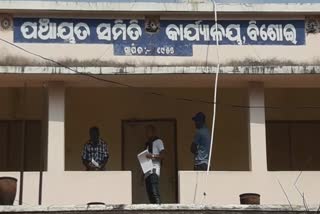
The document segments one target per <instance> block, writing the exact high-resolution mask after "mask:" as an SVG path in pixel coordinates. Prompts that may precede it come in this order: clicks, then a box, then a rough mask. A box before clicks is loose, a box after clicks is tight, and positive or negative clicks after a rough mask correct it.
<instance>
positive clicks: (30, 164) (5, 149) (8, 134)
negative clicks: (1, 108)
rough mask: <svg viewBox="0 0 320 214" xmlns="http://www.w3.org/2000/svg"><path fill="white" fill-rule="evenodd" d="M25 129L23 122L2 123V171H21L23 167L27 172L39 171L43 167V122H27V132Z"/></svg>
mask: <svg viewBox="0 0 320 214" xmlns="http://www.w3.org/2000/svg"><path fill="white" fill-rule="evenodd" d="M23 127H24V122H23V121H22V120H15V121H0V171H20V169H21V167H22V166H23V170H25V171H39V170H40V168H41V167H42V166H43V164H42V163H43V161H41V159H42V158H41V156H42V154H41V151H43V150H42V149H41V148H42V143H41V140H42V136H41V121H37V120H27V121H25V129H24V130H25V131H23ZM23 132H24V146H23ZM22 150H23V151H22ZM22 158H23V161H22Z"/></svg>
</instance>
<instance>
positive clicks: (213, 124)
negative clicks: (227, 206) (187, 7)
mask: <svg viewBox="0 0 320 214" xmlns="http://www.w3.org/2000/svg"><path fill="white" fill-rule="evenodd" d="M212 4H213V6H214V20H215V28H216V38H215V39H216V54H217V68H216V76H215V82H214V95H213V114H212V126H211V138H210V149H209V158H208V165H207V173H206V177H205V185H204V192H203V198H202V201H201V204H202V203H203V201H204V200H205V199H206V197H207V192H206V190H207V185H208V177H209V170H210V166H211V157H212V149H213V139H214V133H215V124H216V113H217V112H216V111H217V93H218V80H219V71H220V53H219V37H218V13H217V3H216V1H215V0H212Z"/></svg>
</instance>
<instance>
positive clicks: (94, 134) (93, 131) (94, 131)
mask: <svg viewBox="0 0 320 214" xmlns="http://www.w3.org/2000/svg"><path fill="white" fill-rule="evenodd" d="M89 135H90V140H91V141H92V142H93V143H97V142H98V140H99V137H100V133H99V128H98V127H95V126H94V127H91V128H90V130H89Z"/></svg>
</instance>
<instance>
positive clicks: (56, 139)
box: [47, 82, 65, 172]
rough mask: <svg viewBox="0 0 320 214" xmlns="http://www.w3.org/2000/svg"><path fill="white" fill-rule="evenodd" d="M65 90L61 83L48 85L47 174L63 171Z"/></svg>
mask: <svg viewBox="0 0 320 214" xmlns="http://www.w3.org/2000/svg"><path fill="white" fill-rule="evenodd" d="M64 114H65V88H64V85H63V83H62V82H50V83H49V84H48V148H47V152H48V160H47V170H48V172H63V171H64V162H65V161H64V160H65V158H64V157H65V152H64V147H65V145H64V139H65V134H64V128H65V126H64V120H65V116H64Z"/></svg>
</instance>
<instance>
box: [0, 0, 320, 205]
mask: <svg viewBox="0 0 320 214" xmlns="http://www.w3.org/2000/svg"><path fill="white" fill-rule="evenodd" d="M214 11H216V12H217V15H218V20H217V23H218V26H216V20H214ZM319 14H320V4H318V3H313V4H222V3H220V4H217V5H216V7H214V4H213V3H212V2H211V1H197V2H194V1H191V2H165V3H162V2H161V3H159V2H153V3H151V2H148V3H146V2H120V3H117V2H108V1H105V2H104V1H99V2H76V1H67V2H64V1H28V3H26V2H22V1H14V0H11V1H1V3H0V50H1V57H0V64H1V66H0V76H1V78H0V82H1V84H0V85H1V87H0V97H1V99H0V103H1V105H0V138H1V140H0V176H13V177H16V178H17V179H18V183H19V189H18V194H17V196H16V204H19V203H20V204H24V205H38V204H43V205H48V206H49V205H66V204H79V205H81V204H86V203H88V202H93V201H99V202H104V203H106V204H132V203H146V202H147V200H146V194H145V192H144V184H143V181H141V179H140V177H141V176H140V175H141V172H140V169H139V165H138V162H137V160H136V155H137V153H138V152H140V151H142V150H143V146H144V140H145V139H144V126H145V125H147V124H153V125H155V126H156V127H157V130H158V134H159V136H160V137H161V138H162V139H163V140H164V144H165V147H166V151H167V155H166V159H165V160H164V165H163V167H162V174H161V194H162V197H163V201H164V203H181V204H211V205H223V204H239V195H240V194H242V193H247V192H254V193H259V194H260V195H261V203H262V204H288V200H287V197H288V198H289V200H290V202H291V203H292V204H303V201H304V200H305V201H307V203H308V204H317V203H318V192H319V190H320V183H319V180H320V172H319V170H320V159H319V157H318V155H317V151H318V149H319V147H320V146H319V142H320V134H319V133H320V132H319V131H318V130H320V99H319V98H320V95H319V94H320V93H319V92H320V88H319V85H320V84H319V82H320V75H319V73H320V67H319V62H320V61H319V60H320V52H319V51H318V50H319V48H318V47H320V18H319ZM217 29H218V31H217ZM216 40H218V43H219V46H217V45H216ZM217 54H218V55H217ZM217 64H219V65H220V70H219V73H220V76H219V81H218V98H217V115H216V117H217V120H216V133H215V136H214V146H213V159H212V171H210V172H209V174H208V175H207V174H206V173H205V172H195V171H192V169H193V157H192V154H191V153H190V151H189V148H190V144H191V142H192V139H193V134H194V127H193V124H192V120H191V118H192V116H193V115H194V114H195V113H196V112H198V111H202V112H204V113H205V114H206V115H207V125H208V126H209V127H211V124H212V121H211V118H212V109H213V92H214V89H213V88H214V78H215V75H216V73H217V66H216V65H217ZM91 126H98V127H99V128H100V131H101V135H102V138H104V139H105V140H106V142H107V143H108V146H109V152H110V160H109V162H108V164H107V171H103V172H87V171H84V167H83V166H82V163H81V152H82V148H83V145H84V143H86V141H87V140H88V129H89V128H90V127H91ZM206 176H208V177H206ZM204 192H205V193H206V196H205V197H204V196H203V195H204ZM286 195H287V197H286Z"/></svg>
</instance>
